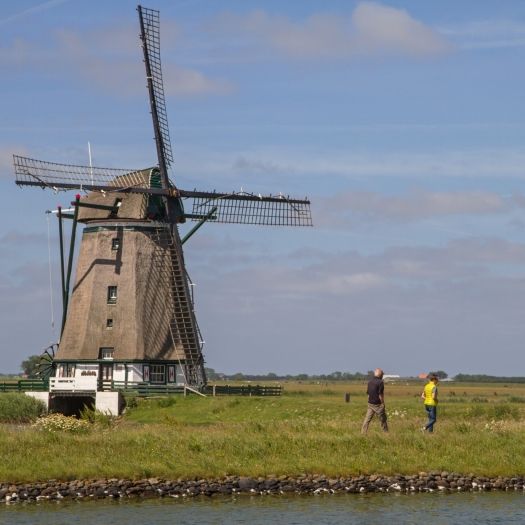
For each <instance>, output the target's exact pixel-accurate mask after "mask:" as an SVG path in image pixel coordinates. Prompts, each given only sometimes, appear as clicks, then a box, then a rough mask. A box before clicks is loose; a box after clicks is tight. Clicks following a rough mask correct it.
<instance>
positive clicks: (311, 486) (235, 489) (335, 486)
mask: <svg viewBox="0 0 525 525" xmlns="http://www.w3.org/2000/svg"><path fill="white" fill-rule="evenodd" d="M496 490H497V491H521V492H524V491H525V477H523V476H516V477H497V478H490V477H482V476H474V475H467V476H465V475H461V474H457V473H449V472H428V473H427V472H420V473H419V474H416V475H413V476H402V475H394V476H382V475H371V476H354V477H328V476H322V475H302V476H297V477H290V476H267V477H264V478H262V477H258V478H250V477H242V476H226V477H224V478H218V479H178V480H165V479H159V478H149V479H141V480H130V479H116V478H113V479H91V480H74V481H58V480H48V481H45V482H34V483H0V502H3V503H15V502H24V501H48V500H52V501H53V500H54V501H56V500H65V499H69V500H81V499H103V498H111V499H120V498H148V497H149V498H151V497H171V498H191V497H195V496H207V497H211V496H215V495H223V496H225V495H232V494H253V495H255V494H259V495H264V494H287V493H288V494H290V493H291V494H316V495H317V494H336V493H352V494H363V493H374V492H394V493H417V492H473V491H496Z"/></svg>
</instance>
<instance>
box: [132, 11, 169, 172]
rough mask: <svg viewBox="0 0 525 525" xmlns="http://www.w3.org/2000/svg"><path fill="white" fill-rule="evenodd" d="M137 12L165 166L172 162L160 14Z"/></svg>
mask: <svg viewBox="0 0 525 525" xmlns="http://www.w3.org/2000/svg"><path fill="white" fill-rule="evenodd" d="M139 13H140V14H141V16H142V21H143V23H144V36H145V47H146V52H147V55H148V59H149V65H150V69H151V80H152V84H153V97H154V99H155V106H156V108H157V117H158V124H159V129H160V133H161V136H162V148H163V153H164V159H165V162H166V167H169V166H170V165H171V163H172V162H173V152H172V150H171V140H170V130H169V127H168V113H167V111H166V97H165V95H164V84H163V82H162V64H161V60H160V14H159V11H156V10H155V9H147V8H145V7H142V6H139Z"/></svg>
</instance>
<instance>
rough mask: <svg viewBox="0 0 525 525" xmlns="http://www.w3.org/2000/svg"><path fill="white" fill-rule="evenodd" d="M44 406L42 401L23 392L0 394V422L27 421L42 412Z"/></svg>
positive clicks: (44, 408)
mask: <svg viewBox="0 0 525 525" xmlns="http://www.w3.org/2000/svg"><path fill="white" fill-rule="evenodd" d="M45 410H46V407H45V405H44V403H42V401H38V400H37V399H34V398H33V397H29V396H26V395H25V394H17V393H2V394H0V422H1V423H29V422H31V421H34V420H35V419H36V418H37V417H38V416H40V415H41V414H43V413H44V412H45Z"/></svg>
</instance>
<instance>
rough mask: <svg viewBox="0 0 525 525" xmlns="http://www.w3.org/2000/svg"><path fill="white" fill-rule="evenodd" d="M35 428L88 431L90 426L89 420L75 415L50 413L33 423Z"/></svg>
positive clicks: (55, 430) (57, 430)
mask: <svg viewBox="0 0 525 525" xmlns="http://www.w3.org/2000/svg"><path fill="white" fill-rule="evenodd" d="M33 426H34V427H35V428H38V429H40V430H47V431H48V432H73V433H75V432H86V431H88V430H89V428H90V426H91V425H90V424H89V422H88V421H86V420H84V419H77V418H76V417H74V416H71V417H69V416H64V414H49V415H48V416H43V417H40V418H38V419H37V420H36V421H35V423H33Z"/></svg>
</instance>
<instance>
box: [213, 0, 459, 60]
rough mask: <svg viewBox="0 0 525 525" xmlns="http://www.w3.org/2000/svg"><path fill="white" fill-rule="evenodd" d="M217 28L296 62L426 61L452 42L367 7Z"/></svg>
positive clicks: (224, 22) (259, 16) (232, 20)
mask: <svg viewBox="0 0 525 525" xmlns="http://www.w3.org/2000/svg"><path fill="white" fill-rule="evenodd" d="M215 27H216V28H218V29H220V30H222V31H227V32H237V33H238V32H241V33H244V36H246V37H248V38H252V39H254V40H255V41H256V43H258V44H262V45H265V46H269V47H270V48H271V49H273V50H275V51H276V52H278V53H280V54H282V55H284V56H286V57H289V58H295V59H348V58H352V57H358V56H381V57H382V56H410V57H426V56H435V55H440V54H443V53H446V52H447V51H449V50H450V49H451V45H450V43H449V42H448V41H447V40H446V39H445V38H444V37H443V36H441V35H440V34H439V33H437V32H436V31H435V30H434V29H432V28H431V27H429V26H427V25H425V24H423V23H422V22H420V21H418V20H415V19H414V18H413V17H411V16H410V14H409V13H408V12H407V11H405V10H402V9H396V8H393V7H387V6H384V5H382V4H379V3H376V2H361V3H359V4H358V5H357V7H356V8H355V10H354V12H353V13H352V15H351V17H345V16H342V15H334V14H328V13H316V14H313V15H311V16H309V17H308V18H306V19H304V20H302V21H299V22H296V21H292V20H289V19H288V18H286V17H284V16H280V15H270V14H268V13H266V12H264V11H254V12H252V13H250V14H248V15H244V16H239V15H233V14H229V15H223V16H222V17H221V18H220V19H219V20H218V21H217V23H216V24H215Z"/></svg>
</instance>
